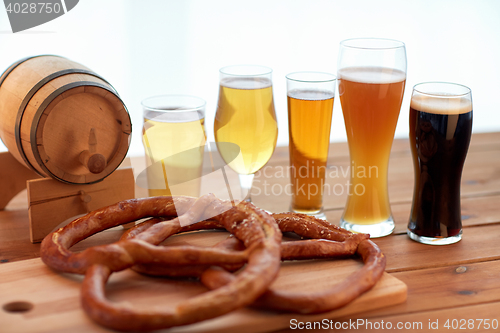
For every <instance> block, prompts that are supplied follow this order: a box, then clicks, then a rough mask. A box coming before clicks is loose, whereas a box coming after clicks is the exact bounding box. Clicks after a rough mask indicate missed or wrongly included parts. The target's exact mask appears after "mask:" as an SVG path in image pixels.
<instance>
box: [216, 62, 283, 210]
mask: <svg viewBox="0 0 500 333" xmlns="http://www.w3.org/2000/svg"><path fill="white" fill-rule="evenodd" d="M271 74H272V70H271V69H270V68H268V67H263V66H251V65H241V66H228V67H223V68H222V69H220V82H219V83H220V87H219V101H218V105H217V112H216V114H215V122H214V134H215V142H216V143H217V148H218V150H219V153H220V154H221V156H222V158H223V159H224V161H225V162H226V163H227V164H228V165H229V167H230V168H231V169H233V170H234V171H235V172H236V173H238V176H239V179H240V186H241V190H242V198H245V199H244V200H245V201H251V196H250V190H251V188H252V183H253V178H254V174H255V172H257V171H258V170H260V169H261V168H262V167H263V166H264V165H265V164H266V163H267V161H269V159H270V158H271V155H272V154H273V152H274V148H275V147H276V140H277V139H278V124H277V122H276V114H275V111H274V100H273V89H272V80H271ZM224 142H229V143H234V144H235V145H237V147H239V152H235V151H234V148H233V147H234V145H225V144H221V143H224ZM236 153H237V155H238V156H236V157H235V154H236Z"/></svg>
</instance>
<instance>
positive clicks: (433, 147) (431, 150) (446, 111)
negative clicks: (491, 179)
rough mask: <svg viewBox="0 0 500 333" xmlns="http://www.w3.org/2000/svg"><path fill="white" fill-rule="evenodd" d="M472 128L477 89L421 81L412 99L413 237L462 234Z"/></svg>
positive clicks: (454, 238)
mask: <svg viewBox="0 0 500 333" xmlns="http://www.w3.org/2000/svg"><path fill="white" fill-rule="evenodd" d="M471 133H472V94H471V90H470V89H469V88H468V87H466V86H463V85H460V84H454V83H445V82H427V83H420V84H417V85H415V86H414V87H413V93H412V97H411V104H410V146H411V151H412V155H413V165H414V170H415V186H414V192H413V205H412V209H411V215H410V221H409V223H408V236H410V238H411V239H413V240H415V241H418V242H420V243H424V244H432V245H446V244H452V243H456V242H458V241H459V240H460V239H462V219H461V211H460V180H461V177H462V169H463V166H464V163H465V157H466V155H467V150H468V148H469V142H470V138H471Z"/></svg>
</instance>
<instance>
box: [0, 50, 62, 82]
mask: <svg viewBox="0 0 500 333" xmlns="http://www.w3.org/2000/svg"><path fill="white" fill-rule="evenodd" d="M38 57H58V58H64V57H61V56H58V55H55V54H40V55H36V56H30V57H26V58H23V59H21V60H18V61H16V62H15V63H13V64H12V65H10V66H9V67H8V68H7V69H6V70H5V71H4V72H3V73H2V76H0V87H1V86H2V83H3V81H5V79H6V78H7V76H9V74H10V73H11V72H12V71H13V70H14V69H16V67H17V66H19V65H21V64H22V63H23V62H25V61H28V60H30V59H33V58H38Z"/></svg>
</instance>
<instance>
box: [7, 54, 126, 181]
mask: <svg viewBox="0 0 500 333" xmlns="http://www.w3.org/2000/svg"><path fill="white" fill-rule="evenodd" d="M72 69H77V70H82V71H84V73H64V75H62V76H58V77H55V78H52V79H51V80H48V81H47V82H45V84H43V85H41V86H40V87H39V88H38V90H36V92H35V93H34V94H33V96H32V97H31V99H30V100H29V103H27V105H26V106H25V108H24V112H23V114H22V119H21V121H20V126H19V132H18V134H19V138H20V140H16V132H15V130H14V129H15V127H16V124H17V123H18V122H19V119H18V118H19V115H18V110H19V109H20V107H21V105H22V103H23V100H25V96H26V95H27V94H28V93H29V92H30V91H31V90H32V89H33V86H35V85H36V84H37V83H38V82H40V81H41V80H44V78H46V77H48V76H50V75H53V73H55V72H60V71H71V70H72ZM87 72H88V73H87ZM50 98H53V100H52V101H49V100H50ZM0 117H1V119H2V120H3V121H2V123H1V124H0V137H1V138H2V140H3V141H4V144H5V145H6V146H7V147H8V148H9V151H11V153H12V154H13V156H14V157H15V158H16V159H17V160H18V161H20V162H21V163H23V164H25V165H27V166H30V167H31V168H32V169H34V170H35V171H37V172H38V173H39V174H41V175H44V176H51V177H53V178H56V179H59V180H61V181H64V182H69V183H94V182H97V181H99V180H102V179H103V178H105V177H106V176H107V175H109V174H111V172H113V171H114V170H115V169H116V168H117V167H118V166H119V164H120V163H121V162H122V160H123V158H124V157H125V155H126V153H127V151H128V146H129V143H130V134H131V131H132V128H131V123H130V117H129V115H128V112H127V110H126V108H125V106H124V104H123V102H122V101H121V99H120V98H119V97H118V95H117V94H116V91H115V90H114V88H113V87H112V86H111V85H109V84H108V83H107V82H106V81H105V80H104V79H102V78H100V77H98V76H97V74H95V73H91V72H90V70H89V69H88V68H86V67H84V66H82V65H80V64H77V63H75V62H73V61H70V60H68V59H65V58H61V57H56V56H43V57H37V58H32V59H29V60H27V61H25V62H24V63H21V64H20V65H19V66H18V67H16V68H15V69H14V70H13V71H12V72H11V73H10V74H9V75H8V76H7V78H6V79H5V80H4V81H3V83H2V85H1V86H0ZM91 128H94V129H95V131H96V133H97V134H96V136H97V140H98V145H97V147H98V148H97V149H98V151H97V152H98V153H99V154H102V155H103V156H104V157H105V158H106V162H107V165H106V167H105V168H104V170H103V171H102V172H100V173H97V174H93V173H90V172H89V170H88V169H86V167H85V166H83V165H82V164H81V163H80V162H79V158H78V156H79V154H80V153H81V151H83V150H86V149H88V147H89V146H88V144H89V143H88V140H89V132H90V130H91ZM18 142H20V147H18ZM19 148H21V149H19ZM20 150H21V151H22V152H23V154H24V155H25V157H24V158H23V156H22V155H23V154H22V153H20Z"/></svg>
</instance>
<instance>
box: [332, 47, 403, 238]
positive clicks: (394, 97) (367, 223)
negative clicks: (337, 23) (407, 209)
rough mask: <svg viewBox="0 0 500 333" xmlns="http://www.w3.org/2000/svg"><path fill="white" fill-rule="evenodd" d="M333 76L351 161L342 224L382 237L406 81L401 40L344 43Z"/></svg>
mask: <svg viewBox="0 0 500 333" xmlns="http://www.w3.org/2000/svg"><path fill="white" fill-rule="evenodd" d="M337 79H338V82H339V97H340V102H341V105H342V112H343V114H344V121H345V127H346V131H347V141H348V144H349V155H350V160H351V161H350V162H351V163H350V165H349V169H350V185H349V192H348V198H347V203H346V207H345V209H344V213H343V216H342V218H341V227H343V228H345V229H347V230H351V231H354V232H363V233H369V234H370V236H371V237H382V236H385V235H388V234H390V233H391V232H392V231H393V230H394V221H393V217H392V212H391V208H390V205H389V194H388V188H387V187H388V184H387V175H388V167H389V155H390V152H391V146H392V142H393V139H394V131H395V130H396V124H397V122H398V117H399V111H400V109H401V102H402V100H403V92H404V88H405V82H406V51H405V45H404V43H402V42H399V41H395V40H389V39H376V38H361V39H349V40H345V41H342V42H341V43H340V51H339V59H338V73H337Z"/></svg>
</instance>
